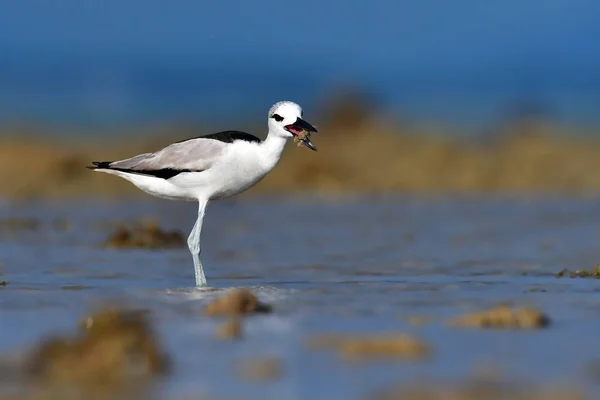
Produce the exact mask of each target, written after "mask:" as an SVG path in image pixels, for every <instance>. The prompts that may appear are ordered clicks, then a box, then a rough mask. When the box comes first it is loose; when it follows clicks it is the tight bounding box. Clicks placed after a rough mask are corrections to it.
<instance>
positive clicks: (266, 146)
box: [261, 132, 287, 162]
mask: <svg viewBox="0 0 600 400" xmlns="http://www.w3.org/2000/svg"><path fill="white" fill-rule="evenodd" d="M286 143H287V139H286V138H284V137H281V136H278V135H274V134H273V133H271V132H269V134H268V135H267V138H266V139H265V140H264V141H263V142H262V143H261V147H262V148H263V150H264V152H265V155H266V156H267V157H269V158H272V159H274V160H276V162H277V161H279V158H281V153H282V152H283V149H284V148H285V145H286Z"/></svg>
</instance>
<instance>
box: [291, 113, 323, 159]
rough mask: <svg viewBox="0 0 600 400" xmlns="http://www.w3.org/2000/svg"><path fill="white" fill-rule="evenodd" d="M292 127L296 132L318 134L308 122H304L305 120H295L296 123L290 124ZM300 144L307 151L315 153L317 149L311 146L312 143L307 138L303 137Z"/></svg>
mask: <svg viewBox="0 0 600 400" xmlns="http://www.w3.org/2000/svg"><path fill="white" fill-rule="evenodd" d="M292 126H293V127H294V128H295V130H298V131H307V132H311V133H312V132H318V131H317V128H315V127H314V126H312V125H311V124H309V123H308V122H306V121H305V120H303V119H302V118H300V117H298V118H296V122H294V123H293V124H292ZM301 142H302V143H303V144H304V145H305V146H306V147H308V148H309V149H311V150H313V151H317V148H316V147H315V145H314V144H312V142H311V141H310V139H309V138H308V136H306V137H304V139H301Z"/></svg>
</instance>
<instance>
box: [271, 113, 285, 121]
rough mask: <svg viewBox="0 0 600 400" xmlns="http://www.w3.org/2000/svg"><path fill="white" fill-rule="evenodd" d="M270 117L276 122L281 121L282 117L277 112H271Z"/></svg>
mask: <svg viewBox="0 0 600 400" xmlns="http://www.w3.org/2000/svg"><path fill="white" fill-rule="evenodd" d="M271 118H273V119H274V120H275V121H277V122H281V121H283V117H282V116H281V115H279V114H273V115H271Z"/></svg>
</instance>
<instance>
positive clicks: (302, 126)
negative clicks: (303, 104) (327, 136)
mask: <svg viewBox="0 0 600 400" xmlns="http://www.w3.org/2000/svg"><path fill="white" fill-rule="evenodd" d="M292 125H293V126H294V127H296V128H298V129H299V130H302V131H308V132H318V131H317V128H315V127H314V126H312V125H311V124H309V123H308V122H306V121H305V120H303V119H302V118H300V117H298V118H296V122H294V123H293V124H292Z"/></svg>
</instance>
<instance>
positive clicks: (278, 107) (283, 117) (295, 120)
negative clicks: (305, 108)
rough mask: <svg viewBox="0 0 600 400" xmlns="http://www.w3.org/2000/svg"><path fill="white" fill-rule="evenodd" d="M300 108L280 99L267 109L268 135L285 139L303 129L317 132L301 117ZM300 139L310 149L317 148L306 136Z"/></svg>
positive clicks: (296, 134)
mask: <svg viewBox="0 0 600 400" xmlns="http://www.w3.org/2000/svg"><path fill="white" fill-rule="evenodd" d="M302 116H303V112H302V108H301V107H300V106H299V105H298V104H296V103H294V102H291V101H280V102H277V103H275V104H273V106H272V107H271V109H270V110H269V135H275V136H279V137H283V138H286V139H289V138H292V137H294V136H298V135H299V134H300V133H302V132H303V131H307V132H309V133H312V132H317V130H316V129H315V127H314V126H312V125H311V124H309V123H308V122H306V121H305V120H303V119H302ZM301 141H302V142H303V143H304V144H305V145H306V147H308V148H309V149H312V150H315V151H316V150H317V149H316V148H315V146H314V145H313V144H312V143H311V141H310V139H309V138H308V136H307V137H305V138H302V139H301Z"/></svg>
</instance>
